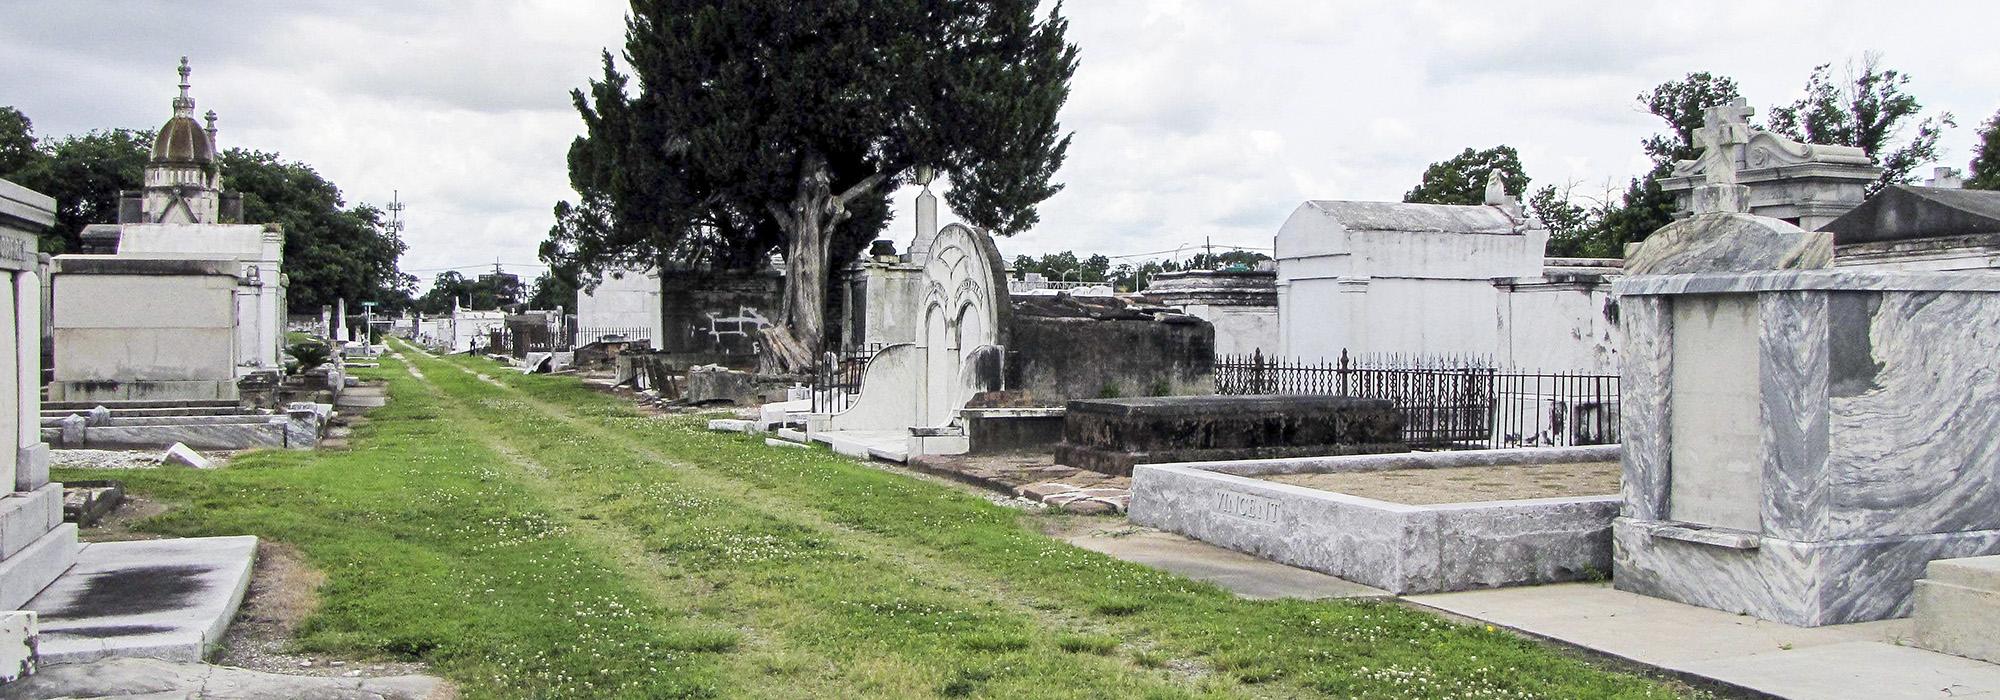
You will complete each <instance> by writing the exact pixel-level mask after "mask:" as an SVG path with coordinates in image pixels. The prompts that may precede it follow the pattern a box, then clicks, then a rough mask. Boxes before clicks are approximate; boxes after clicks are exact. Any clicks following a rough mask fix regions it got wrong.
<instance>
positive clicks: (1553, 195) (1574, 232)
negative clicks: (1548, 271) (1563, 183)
mask: <svg viewBox="0 0 2000 700" xmlns="http://www.w3.org/2000/svg"><path fill="white" fill-rule="evenodd" d="M1528 208H1529V209H1530V210H1532V211H1534V212H1535V216H1537V217H1540V218H1541V220H1542V223H1543V224H1544V225H1546V226H1548V229H1549V247H1548V254H1549V255H1552V256H1557V257H1589V256H1590V255H1591V244H1590V243H1591V241H1590V239H1591V235H1592V233H1593V232H1594V228H1595V225H1596V223H1597V216H1596V214H1597V212H1596V211H1595V210H1592V209H1590V208H1587V207H1582V206H1578V205H1576V204H1574V203H1572V202H1571V201H1570V192H1569V191H1568V190H1566V189H1565V190H1557V189H1556V186H1555V185H1546V186H1544V187H1542V188H1541V189H1539V190H1535V194H1534V195H1533V196H1531V197H1529V198H1528Z"/></svg>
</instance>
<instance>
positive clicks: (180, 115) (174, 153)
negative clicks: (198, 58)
mask: <svg viewBox="0 0 2000 700" xmlns="http://www.w3.org/2000/svg"><path fill="white" fill-rule="evenodd" d="M180 73H181V94H180V96H179V97H176V98H174V116H173V117H172V118H169V119H168V120H167V123H166V124H163V125H161V126H160V133H159V135H157V136H154V137H153V162H154V163H174V164H189V165H208V164H210V163H214V162H215V141H214V139H212V138H211V137H210V136H209V134H208V131H207V130H205V129H203V128H202V126H201V124H200V123H199V122H196V121H195V119H194V98H192V97H189V96H188V73H189V69H188V62H187V57H185V56H183V57H181V67H180ZM211 114H212V113H211Z"/></svg>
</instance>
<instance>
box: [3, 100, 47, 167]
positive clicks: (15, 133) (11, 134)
mask: <svg viewBox="0 0 2000 700" xmlns="http://www.w3.org/2000/svg"><path fill="white" fill-rule="evenodd" d="M41 157H42V152H41V151H39V150H36V148H35V123H34V122H33V121H31V120H29V119H28V115H26V114H22V113H21V110H18V109H14V108H13V107H0V173H17V172H20V171H22V170H26V169H27V168H28V166H30V165H33V164H34V163H35V162H36V161H38V160H40V159H41Z"/></svg>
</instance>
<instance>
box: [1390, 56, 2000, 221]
mask: <svg viewBox="0 0 2000 700" xmlns="http://www.w3.org/2000/svg"><path fill="white" fill-rule="evenodd" d="M1909 82H1910V77H1909V76H1908V75H1907V74H1904V73H1902V72H1900V71H1896V70H1891V69H1885V68H1883V67H1882V66H1881V62H1880V59H1879V57H1878V56H1877V55H1875V54H1868V55H1865V56H1863V57H1862V58H1861V59H1860V60H1859V61H1858V62H1857V63H1852V64H1850V65H1849V66H1848V67H1847V71H1846V75H1845V76H1840V77H1836V76H1835V75H1834V73H1833V70H1832V65H1831V64H1824V65H1821V66H1819V67H1817V68H1814V69H1813V72H1812V74H1811V75H1810V76H1809V77H1808V78H1807V79H1806V87H1805V91H1804V95H1803V96H1801V97H1799V98H1798V99H1796V100H1794V101H1792V102H1791V103H1789V104H1784V105H1778V106H1775V107H1772V108H1771V109H1770V110H1769V111H1768V112H1767V114H1768V115H1769V117H1768V118H1767V119H1766V121H1765V125H1764V128H1766V129H1768V130H1770V131H1773V132H1776V133H1779V134H1782V135H1784V136H1785V137H1787V138H1791V139H1794V140H1798V141H1803V142H1806V143H1822V144H1830V145H1840V146H1853V147H1856V148H1860V149H1861V150H1862V152H1864V153H1867V154H1868V156H1869V158H1870V159H1871V160H1873V161H1874V162H1875V164H1876V165H1877V166H1879V167H1881V168H1882V177H1881V179H1880V180H1878V181H1876V182H1875V183H1874V184H1873V185H1871V186H1870V187H1869V190H1868V192H1869V194H1871V195H1872V194H1874V193H1875V192H1878V191H1880V190H1881V189H1882V188H1883V187H1887V186H1889V185H1891V184H1897V183H1910V182H1914V181H1916V179H1917V177H1918V172H1917V170H1918V168H1920V167H1922V166H1923V165H1924V164H1925V163H1929V162H1932V161H1935V160H1936V159H1937V155H1938V138H1939V136H1940V135H1941V134H1942V132H1943V130H1944V129H1945V128H1947V127H1950V126H1953V125H1954V124H1955V122H1954V121H1953V117H1952V115H1951V114H1950V113H1948V112H1947V113H1939V114H1935V115H1929V116H1925V115H1924V114H1923V105H1922V104H1921V103H1920V102H1918V100H1917V99H1916V98H1915V97H1914V96H1912V95H1910V94H1908V93H1907V92H1905V88H1906V87H1907V86H1908V85H1909ZM1741 96H1742V95H1741V93H1740V91H1739V90H1738V88H1737V85H1736V81H1735V80H1733V79H1731V78H1729V77H1727V76H1720V75H1714V74H1711V73H1706V72H1698V73H1689V74H1687V76H1685V77H1683V78H1682V79H1680V80H1671V81H1667V82H1665V83H1661V84H1660V85H1658V86H1656V87H1654V88H1653V89H1652V90H1650V91H1647V92H1644V93H1641V94H1640V95H1639V96H1638V103H1639V105H1640V106H1641V107H1643V108H1644V109H1645V110H1646V111H1647V112H1648V113H1651V114H1652V115H1654V116H1657V117H1659V118H1660V119H1662V120H1664V121H1665V122H1666V123H1667V126H1668V127H1669V128H1668V130H1667V131H1666V132H1664V133H1656V134H1654V135H1652V136H1650V137H1647V138H1646V139H1645V140H1643V141H1641V142H1640V148H1641V149H1642V150H1643V151H1644V152H1645V153H1646V155H1647V156H1649V157H1650V158H1651V159H1652V161H1653V167H1652V169H1651V170H1650V171H1648V172H1647V173H1646V174H1645V175H1644V176H1642V177H1637V178H1633V179H1632V180H1631V182H1630V184H1628V185H1627V186H1626V188H1625V189H1624V191H1623V192H1606V193H1604V194H1603V196H1601V197H1593V196H1589V195H1587V194H1585V193H1581V192H1578V191H1577V188H1576V187H1575V186H1574V185H1563V186H1557V185H1544V186H1542V187H1541V188H1540V189H1536V190H1533V191H1532V192H1530V190H1529V188H1528V185H1529V182H1530V179H1529V177H1528V174H1527V172H1526V171H1525V169H1524V168H1522V167H1521V159H1520V154H1519V153H1518V152H1516V151H1515V150H1514V149H1513V148H1512V147H1509V146H1505V145H1502V146H1495V147H1493V148H1488V149H1485V150H1473V149H1471V148H1467V149H1465V150H1464V151H1463V152H1460V153H1459V154H1458V155H1456V156H1453V157H1451V158H1449V159H1446V160H1443V161H1439V162H1437V163H1432V164H1431V165H1430V167H1429V168H1427V169H1425V171H1424V174H1423V177H1422V180H1421V181H1420V182H1419V184H1418V185H1417V186H1416V187H1415V188H1413V189H1411V190H1410V191H1409V192H1408V193H1407V194H1405V195H1404V197H1403V201H1406V202H1428V203H1434V204H1478V203H1481V202H1482V201H1484V196H1485V188H1486V181H1487V177H1488V173H1490V172H1492V171H1494V170H1498V171H1499V172H1500V173H1501V179H1502V181H1503V182H1504V183H1505V184H1506V189H1507V192H1508V193H1510V194H1513V195H1516V196H1524V197H1525V199H1526V200H1527V201H1526V202H1525V204H1526V206H1527V208H1528V209H1529V211H1531V212H1533V213H1534V214H1535V215H1536V216H1537V217H1539V218H1540V219H1541V220H1542V222H1543V223H1544V224H1546V225H1547V226H1548V228H1549V249H1548V252H1549V254H1550V255H1554V256H1577V257H1622V256H1623V255H1624V249H1625V245H1626V244H1628V243H1633V242H1637V241H1640V240H1643V239H1644V238H1645V237H1646V236H1647V235H1650V234H1651V233H1652V232H1653V231H1655V230H1657V229H1659V228H1660V227H1662V226H1665V225H1667V224H1668V223H1671V222H1672V221H1673V214H1674V208H1675V204H1674V198H1673V195H1671V194H1669V193H1667V192H1666V191H1665V190H1664V189H1662V188H1661V187H1660V183H1659V181H1660V180H1661V179H1662V178H1666V177H1670V176H1672V174H1673V169H1674V165H1675V163H1677V162H1679V161H1682V160H1690V159H1693V158H1695V157H1696V156H1698V155H1699V154H1700V147H1699V146H1697V145H1696V144H1695V141H1694V132H1695V130H1696V129H1699V128H1701V126H1702V118H1703V116H1704V115H1703V112H1704V111H1705V110H1707V109H1708V108H1709V107H1712V106H1716V105H1720V104H1725V103H1728V102H1729V101H1731V100H1734V99H1736V98H1738V97H1741ZM1912 125H1913V126H1914V130H1913V131H1911V132H1910V133H1908V134H1905V133H1904V132H1905V130H1906V127H1910V126H1912ZM1976 148H1977V152H1976V155H1975V157H1974V159H1973V161H1972V163H1971V171H1970V173H1969V174H1968V176H1967V179H1966V187H1972V188H1984V189H2000V114H1996V115H1995V116H1994V118H1993V119H1992V120H1989V121H1987V122H1986V123H1985V125H1984V128H1982V129H1981V130H1980V132H1979V143H1978V145H1977V147H1976Z"/></svg>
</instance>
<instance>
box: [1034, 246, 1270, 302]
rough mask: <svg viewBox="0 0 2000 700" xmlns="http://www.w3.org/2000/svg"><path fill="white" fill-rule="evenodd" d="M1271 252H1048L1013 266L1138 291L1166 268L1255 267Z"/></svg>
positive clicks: (1057, 277) (1054, 277) (1057, 278)
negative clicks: (1133, 258)
mask: <svg viewBox="0 0 2000 700" xmlns="http://www.w3.org/2000/svg"><path fill="white" fill-rule="evenodd" d="M1270 259H1271V256H1269V255H1265V254H1263V253H1259V252H1256V251H1250V250H1227V251H1223V252H1220V253H1205V252H1204V253H1195V254H1194V255H1192V256H1189V257H1188V258H1186V259H1166V260H1148V261H1146V262H1144V263H1141V264H1139V265H1136V266H1135V265H1133V264H1131V263H1118V264H1117V265H1113V264H1112V263H1111V259H1110V258H1108V257H1105V256H1103V255H1092V256H1089V257H1086V258H1081V259H1079V258H1077V256H1076V253H1075V252H1073V251H1067V250H1066V251H1063V252H1060V253H1048V254H1044V255H1042V256H1041V257H1039V258H1037V257H1031V256H1027V255H1017V256H1015V257H1014V262H1013V264H1012V265H1011V266H1010V267H1012V268H1013V271H1014V274H1016V275H1024V274H1027V273H1030V272H1032V273H1036V274H1040V275H1042V276H1043V277H1046V278H1048V279H1050V280H1054V281H1057V282H1063V281H1068V282H1092V283H1099V282H1101V283H1104V284H1109V285H1111V286H1112V287H1113V288H1115V289H1118V290H1120V291H1127V292H1135V291H1141V290H1143V289H1145V288H1146V285H1147V284H1148V283H1149V282H1150V281H1151V280H1152V279H1153V277H1154V276H1156V275H1158V274H1160V273H1163V272H1181V271H1184V270H1216V269H1222V268H1226V267H1232V266H1238V265H1240V266H1243V267H1246V268H1255V267H1256V266H1257V264H1258V263H1260V262H1264V261H1267V260H1270Z"/></svg>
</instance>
